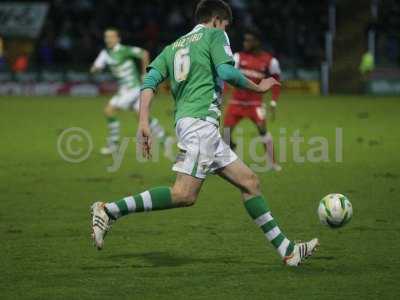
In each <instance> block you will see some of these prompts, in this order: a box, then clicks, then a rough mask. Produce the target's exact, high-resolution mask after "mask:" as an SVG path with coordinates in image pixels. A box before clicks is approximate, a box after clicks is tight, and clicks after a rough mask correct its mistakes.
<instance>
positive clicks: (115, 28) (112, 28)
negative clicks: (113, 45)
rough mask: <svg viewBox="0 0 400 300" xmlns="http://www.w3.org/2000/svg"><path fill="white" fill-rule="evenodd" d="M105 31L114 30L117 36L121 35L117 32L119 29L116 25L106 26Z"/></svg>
mask: <svg viewBox="0 0 400 300" xmlns="http://www.w3.org/2000/svg"><path fill="white" fill-rule="evenodd" d="M106 31H114V32H115V33H116V34H117V35H118V36H119V37H121V33H120V32H119V29H118V28H117V27H107V28H106V29H105V30H104V32H106Z"/></svg>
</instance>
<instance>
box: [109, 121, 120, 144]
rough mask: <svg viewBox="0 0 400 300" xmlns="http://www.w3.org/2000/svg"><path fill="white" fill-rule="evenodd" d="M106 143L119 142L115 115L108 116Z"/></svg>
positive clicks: (117, 122) (117, 123)
mask: <svg viewBox="0 0 400 300" xmlns="http://www.w3.org/2000/svg"><path fill="white" fill-rule="evenodd" d="M107 122H108V144H109V145H112V144H118V142H119V121H118V120H117V118H115V117H108V118H107Z"/></svg>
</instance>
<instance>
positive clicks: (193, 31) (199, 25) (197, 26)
mask: <svg viewBox="0 0 400 300" xmlns="http://www.w3.org/2000/svg"><path fill="white" fill-rule="evenodd" d="M204 27H206V26H205V25H203V24H197V25H196V26H194V28H193V29H192V31H190V32H189V33H187V34H185V35H184V36H187V35H189V34H192V33H195V32H196V31H199V30H200V29H202V28H204Z"/></svg>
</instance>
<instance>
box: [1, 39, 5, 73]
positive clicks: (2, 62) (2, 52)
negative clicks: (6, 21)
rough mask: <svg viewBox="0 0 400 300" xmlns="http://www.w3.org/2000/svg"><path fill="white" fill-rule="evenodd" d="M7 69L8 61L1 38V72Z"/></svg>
mask: <svg viewBox="0 0 400 300" xmlns="http://www.w3.org/2000/svg"><path fill="white" fill-rule="evenodd" d="M5 68H6V60H5V58H4V41H3V38H2V37H1V36H0V71H1V70H4V69H5Z"/></svg>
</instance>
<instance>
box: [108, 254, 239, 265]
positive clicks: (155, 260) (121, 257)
mask: <svg viewBox="0 0 400 300" xmlns="http://www.w3.org/2000/svg"><path fill="white" fill-rule="evenodd" d="M103 259H105V260H111V261H113V262H115V261H121V262H122V261H123V262H125V263H126V262H127V261H129V260H130V259H135V263H134V264H133V265H130V266H131V267H133V268H154V267H177V266H183V265H190V264H221V263H222V264H241V263H243V262H242V261H241V260H239V259H237V258H234V257H226V256H225V257H211V258H210V257H204V258H200V257H192V256H183V255H176V254H172V253H170V252H144V253H125V254H118V255H110V256H107V257H104V258H103ZM138 259H139V260H140V261H142V262H143V263H138V262H137V260H138Z"/></svg>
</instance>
